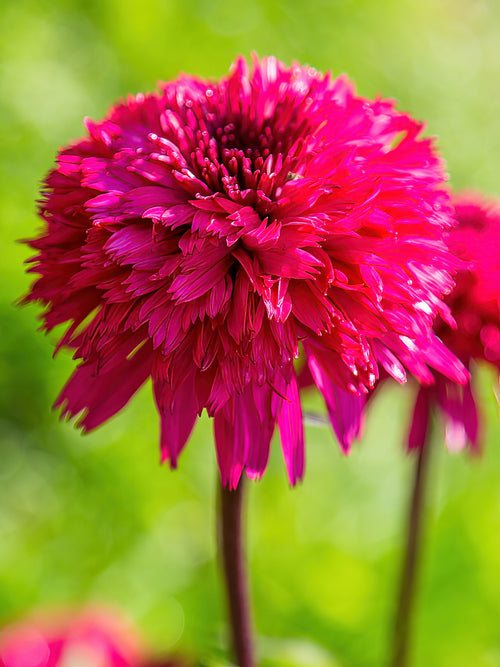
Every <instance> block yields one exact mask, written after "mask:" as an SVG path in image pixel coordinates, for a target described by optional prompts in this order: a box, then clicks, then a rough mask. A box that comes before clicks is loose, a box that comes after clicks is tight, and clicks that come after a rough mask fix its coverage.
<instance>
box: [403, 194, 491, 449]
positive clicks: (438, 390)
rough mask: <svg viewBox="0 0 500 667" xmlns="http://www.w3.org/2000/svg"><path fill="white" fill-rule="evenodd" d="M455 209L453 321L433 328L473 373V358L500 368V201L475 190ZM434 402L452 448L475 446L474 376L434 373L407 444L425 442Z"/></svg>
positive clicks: (477, 427)
mask: <svg viewBox="0 0 500 667" xmlns="http://www.w3.org/2000/svg"><path fill="white" fill-rule="evenodd" d="M455 209H456V215H457V219H458V227H457V228H456V229H455V230H454V231H453V232H452V234H451V235H450V246H451V249H452V250H453V251H454V252H455V253H456V254H457V255H458V256H459V257H460V258H462V259H463V260H464V270H462V271H461V272H460V273H459V275H458V276H457V278H456V287H455V289H454V290H453V292H452V293H451V294H450V295H449V297H447V299H446V303H447V304H448V306H449V307H450V309H451V312H452V315H453V317H454V319H455V320H456V323H457V326H456V328H451V327H450V326H449V325H448V324H447V323H446V322H444V321H442V320H441V321H438V323H437V324H436V327H435V330H436V333H437V335H438V336H439V337H440V338H441V339H442V341H443V343H444V344H445V345H446V346H447V347H449V349H450V350H451V351H452V352H453V353H454V354H455V355H456V356H457V357H458V358H459V359H461V360H462V362H463V363H464V365H465V366H466V367H467V368H469V370H471V374H472V375H473V370H474V367H473V363H472V362H473V361H484V362H487V363H489V364H492V365H493V366H494V367H496V368H497V369H498V370H500V287H499V286H500V204H499V202H498V201H497V202H494V201H489V200H487V199H486V198H484V197H482V196H480V195H477V194H462V195H461V196H459V197H458V198H457V201H456V204H455ZM472 379H473V378H472ZM434 406H436V407H437V408H438V409H439V411H440V413H441V414H442V416H443V418H444V422H445V431H446V434H445V439H446V444H447V446H448V448H449V449H450V450H459V449H463V448H464V447H465V446H466V445H467V444H469V445H470V446H471V447H472V448H477V447H478V445H479V442H480V420H479V415H478V407H477V405H476V400H475V397H474V392H473V387H472V380H471V381H469V382H468V383H467V384H466V385H465V386H459V385H457V384H456V383H454V382H452V381H451V380H449V379H448V378H446V377H444V376H443V375H441V374H439V373H438V374H437V375H436V383H435V385H434V386H432V387H421V388H420V390H419V392H418V395H417V400H416V403H415V408H414V412H413V419H412V425H411V429H410V433H409V437H408V446H409V448H410V449H414V448H417V447H420V446H423V444H424V442H425V438H426V436H427V430H428V425H429V418H430V413H431V410H432V408H433V407H434Z"/></svg>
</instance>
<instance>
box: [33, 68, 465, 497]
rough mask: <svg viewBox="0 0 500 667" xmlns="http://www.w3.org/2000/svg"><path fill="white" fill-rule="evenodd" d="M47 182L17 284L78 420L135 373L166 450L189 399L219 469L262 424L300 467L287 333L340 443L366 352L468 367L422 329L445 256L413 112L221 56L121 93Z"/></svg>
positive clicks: (126, 395)
mask: <svg viewBox="0 0 500 667" xmlns="http://www.w3.org/2000/svg"><path fill="white" fill-rule="evenodd" d="M86 126H87V130H88V135H87V136H86V137H85V138H83V139H80V140H78V141H77V142H75V143H73V144H71V145H70V146H68V147H67V148H64V149H63V150H61V152H60V154H59V156H58V160H57V167H56V168H55V169H54V170H53V171H52V172H50V173H49V175H48V176H47V179H46V181H45V188H44V196H43V200H42V202H41V207H40V215H41V217H42V218H43V219H44V221H45V225H46V226H45V229H44V231H43V232H42V233H41V235H40V237H39V238H37V239H35V240H32V241H31V242H30V245H31V246H32V247H33V248H34V249H36V250H37V251H38V254H37V256H36V257H34V258H33V259H32V260H31V261H32V263H33V266H32V267H31V269H30V270H31V271H32V272H34V273H38V274H40V276H39V278H38V279H37V280H36V282H35V283H34V284H33V286H32V290H31V293H30V294H29V295H28V296H27V297H26V299H25V300H26V301H39V302H41V303H43V304H44V305H45V306H46V310H45V313H44V316H43V317H44V320H45V322H44V328H45V329H46V330H50V329H52V328H53V327H55V326H57V325H59V324H61V323H63V322H69V323H70V326H69V328H68V330H67V331H66V333H65V334H64V336H63V337H62V340H61V341H60V344H59V347H69V348H72V349H73V350H74V351H75V352H74V357H75V359H78V360H81V361H80V364H79V366H78V368H77V369H76V371H75V373H74V375H73V376H72V378H71V379H70V380H69V382H68V383H67V385H66V386H65V388H64V389H63V391H62V393H61V395H60V396H59V398H58V400H57V402H56V405H58V406H61V407H62V414H63V415H69V416H75V415H77V414H79V413H83V414H82V416H81V418H80V421H79V425H80V426H81V427H82V428H83V429H86V430H90V429H93V428H95V427H96V426H98V425H99V424H101V423H102V422H104V421H106V420H107V419H109V418H110V417H111V416H112V415H114V414H115V413H116V412H118V410H120V409H121V408H122V407H123V406H124V405H125V404H126V403H127V402H128V400H129V399H130V398H131V396H132V395H133V394H134V393H135V392H136V391H137V389H138V388H139V387H140V386H141V385H142V384H143V383H144V382H145V381H146V379H147V378H148V377H149V376H151V377H152V380H153V391H154V396H155V399H156V403H157V406H158V410H159V413H160V417H161V451H162V460H168V461H169V462H170V465H171V466H172V467H175V466H176V465H177V459H178V456H179V454H180V452H181V450H182V448H183V447H184V445H185V443H186V440H187V439H188V437H189V434H190V432H191V430H192V428H193V425H194V423H195V420H196V418H197V415H199V414H200V413H201V412H202V410H203V409H204V408H205V409H206V410H207V412H208V414H209V415H210V416H211V417H213V418H214V431H215V442H216V450H217V456H218V463H219V467H220V471H221V477H222V482H223V484H224V485H228V486H229V487H230V488H235V487H236V485H237V484H238V480H239V478H240V475H241V474H242V472H243V471H246V474H247V475H248V476H249V477H251V478H255V477H256V478H259V477H260V476H261V475H262V474H263V472H264V470H265V468H266V465H267V460H268V454H269V445H270V440H271V437H272V434H273V431H274V428H275V424H276V423H277V424H278V428H279V431H280V436H281V444H282V449H283V454H284V459H285V463H286V468H287V472H288V478H289V480H290V483H291V484H294V483H295V482H296V481H297V480H298V479H300V478H301V477H302V475H303V472H304V443H303V426H302V413H301V406H300V399H299V394H298V387H297V379H296V372H295V368H294V360H295V359H297V357H298V356H299V349H300V347H301V346H300V344H302V348H303V351H304V353H305V357H306V358H307V363H308V366H309V369H310V372H311V375H312V377H313V379H314V382H315V383H316V384H317V386H318V387H319V389H320V391H321V392H322V393H323V396H324V397H325V401H326V404H327V407H328V411H329V414H330V417H331V419H332V423H333V425H334V428H335V429H336V431H337V433H338V434H339V435H340V438H341V445H342V446H343V448H344V449H347V448H348V446H349V444H350V442H349V437H350V436H349V437H344V435H343V433H345V432H346V428H345V427H346V425H347V431H348V432H349V433H353V432H355V431H356V428H357V426H356V424H358V426H359V416H360V412H361V410H360V407H361V405H362V400H361V399H360V398H359V396H361V395H362V394H363V393H366V392H367V391H369V390H370V389H371V388H372V387H373V385H374V383H375V382H376V380H377V378H378V375H379V368H378V366H379V364H380V365H381V366H383V367H384V368H385V369H386V371H387V372H388V373H389V374H391V375H392V376H393V377H395V378H396V379H397V380H398V381H399V382H404V381H405V380H406V372H405V368H406V369H408V370H409V371H410V372H411V373H413V374H414V375H415V376H416V377H417V378H418V379H419V380H420V381H421V382H432V374H431V372H430V370H429V368H428V365H430V366H431V367H433V368H435V369H437V370H439V371H442V372H443V373H445V374H447V375H448V376H449V377H450V378H452V379H453V380H457V381H461V382H465V381H466V379H467V377H468V375H467V373H466V371H465V370H464V368H463V367H462V366H461V364H460V363H459V362H458V361H457V360H456V359H455V358H454V357H453V356H452V355H451V354H450V353H449V352H448V350H447V349H446V348H445V347H444V346H443V345H442V343H441V342H440V341H439V339H437V338H436V337H435V336H434V334H433V332H432V323H433V321H434V318H435V317H436V315H437V314H440V315H441V316H442V317H443V319H445V320H446V319H447V318H448V317H449V315H448V311H447V308H446V306H444V305H443V303H442V301H441V298H442V296H443V295H444V294H446V293H447V292H449V291H450V289H451V288H452V285H453V281H452V278H451V274H452V273H453V271H454V269H455V260H454V258H453V257H452V256H451V255H450V254H449V253H448V250H447V246H446V243H445V241H444V234H445V231H446V230H447V229H448V228H449V227H450V226H451V225H452V209H451V207H450V204H449V197H448V192H447V190H446V189H445V187H444V180H445V176H444V173H443V166H442V164H441V161H440V158H439V156H438V154H437V152H436V151H435V149H434V147H433V145H432V141H431V140H430V139H422V138H421V137H420V134H421V131H422V124H420V123H418V122H416V121H415V120H413V119H412V118H410V117H409V116H408V115H406V114H404V113H399V112H397V111H396V110H395V109H394V104H393V102H392V101H390V100H382V99H376V100H374V101H372V100H367V99H364V98H362V97H359V96H357V95H356V94H355V91H354V89H353V86H352V84H351V83H349V82H348V81H347V79H346V78H344V77H340V78H339V79H336V80H333V81H332V80H331V79H330V76H329V75H326V76H323V75H321V74H320V73H318V72H317V71H315V70H314V69H311V68H309V67H301V66H300V65H298V64H294V65H293V66H292V67H291V68H287V67H285V66H284V65H283V64H282V63H280V62H278V61H277V60H275V59H274V58H264V59H262V60H261V61H258V60H257V59H256V58H255V59H254V62H253V67H252V69H251V70H249V69H248V67H247V65H246V63H245V61H244V60H243V59H239V60H237V61H236V63H235V64H234V66H233V68H232V71H231V74H230V75H229V76H228V77H226V78H223V79H221V80H220V81H218V82H213V81H203V80H200V79H196V78H193V77H190V76H181V77H180V78H178V79H177V80H175V81H173V82H169V83H165V84H162V85H161V88H160V92H158V93H151V94H147V95H137V96H135V97H129V98H127V100H125V101H123V102H121V103H119V104H118V105H117V106H115V107H113V108H112V109H111V111H110V113H109V115H108V116H107V118H106V119H105V120H103V121H100V122H98V123H94V122H92V121H90V120H87V122H86Z"/></svg>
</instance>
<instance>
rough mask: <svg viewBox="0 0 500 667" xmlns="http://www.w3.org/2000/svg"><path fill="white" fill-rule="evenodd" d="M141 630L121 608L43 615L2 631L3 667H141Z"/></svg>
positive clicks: (0, 653) (0, 666) (0, 655)
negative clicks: (138, 633)
mask: <svg viewBox="0 0 500 667" xmlns="http://www.w3.org/2000/svg"><path fill="white" fill-rule="evenodd" d="M144 656H145V654H144V651H143V648H142V646H141V643H140V641H139V640H138V638H137V636H136V634H135V631H134V630H133V629H132V628H131V627H130V625H129V624H128V623H127V622H126V621H125V620H124V619H123V618H122V617H121V616H119V615H117V614H116V612H114V611H113V612H111V611H109V610H104V609H89V610H86V611H80V612H73V611H68V610H65V611H64V612H63V611H61V612H58V613H54V612H52V613H45V614H38V615H35V616H33V617H31V618H26V619H24V620H21V621H18V622H17V623H13V624H11V625H8V626H7V627H5V628H3V630H2V631H1V632H0V667H65V666H66V667H69V666H70V665H75V667H76V666H77V665H78V667H139V666H140V665H142V659H143V657H144Z"/></svg>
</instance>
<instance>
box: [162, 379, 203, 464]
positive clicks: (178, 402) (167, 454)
mask: <svg viewBox="0 0 500 667" xmlns="http://www.w3.org/2000/svg"><path fill="white" fill-rule="evenodd" d="M153 392H154V397H155V401H156V405H157V407H158V412H159V413H160V432H161V435H160V449H161V462H162V463H164V462H165V461H169V463H170V467H171V468H176V467H177V459H178V457H179V454H180V453H181V451H182V450H183V448H184V445H185V444H186V442H187V440H188V438H189V436H190V434H191V431H192V430H193V426H194V424H195V422H196V417H197V401H196V400H195V383H194V373H193V374H191V375H189V376H188V377H187V379H186V380H185V381H184V382H183V383H182V384H181V385H179V386H178V387H176V390H175V391H172V389H171V387H170V385H169V383H168V382H166V381H165V378H164V377H163V375H162V374H161V373H158V372H156V373H155V372H154V371H153Z"/></svg>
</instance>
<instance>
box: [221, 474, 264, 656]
mask: <svg viewBox="0 0 500 667" xmlns="http://www.w3.org/2000/svg"><path fill="white" fill-rule="evenodd" d="M243 487H244V480H243V478H241V479H240V482H239V484H238V486H237V487H236V489H235V490H234V491H230V490H229V489H225V488H224V487H223V486H221V490H220V512H219V514H220V521H219V544H220V550H221V553H222V565H223V570H224V578H225V583H226V593H227V601H228V607H229V618H230V623H231V634H232V643H233V650H234V654H235V657H236V662H237V664H238V665H239V667H254V666H255V658H254V649H253V641H252V627H251V619H250V609H249V595H248V583H247V576H246V563H245V550H244V545H243V527H242V513H243V490H244V489H243Z"/></svg>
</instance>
